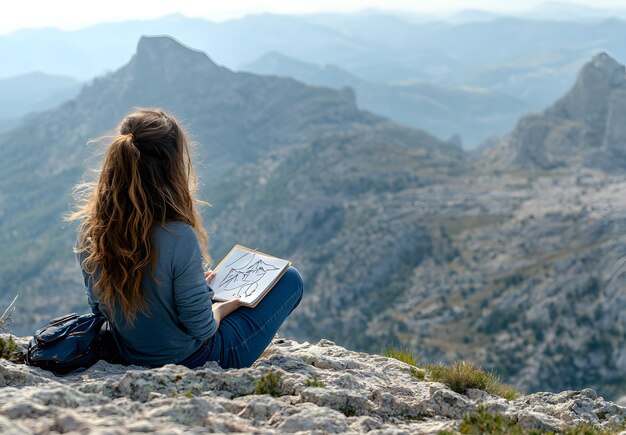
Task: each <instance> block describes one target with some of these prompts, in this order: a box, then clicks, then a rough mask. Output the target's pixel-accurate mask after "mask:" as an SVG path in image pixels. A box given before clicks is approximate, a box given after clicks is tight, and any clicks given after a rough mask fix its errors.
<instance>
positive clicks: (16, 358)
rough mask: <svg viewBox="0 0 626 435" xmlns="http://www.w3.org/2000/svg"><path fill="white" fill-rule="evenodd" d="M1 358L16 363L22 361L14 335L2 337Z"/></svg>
mask: <svg viewBox="0 0 626 435" xmlns="http://www.w3.org/2000/svg"><path fill="white" fill-rule="evenodd" d="M0 358H2V359H6V360H9V361H11V362H14V363H21V362H22V358H21V354H20V348H19V346H18V345H17V342H16V341H15V339H14V338H13V336H12V335H9V338H8V339H6V338H4V337H0Z"/></svg>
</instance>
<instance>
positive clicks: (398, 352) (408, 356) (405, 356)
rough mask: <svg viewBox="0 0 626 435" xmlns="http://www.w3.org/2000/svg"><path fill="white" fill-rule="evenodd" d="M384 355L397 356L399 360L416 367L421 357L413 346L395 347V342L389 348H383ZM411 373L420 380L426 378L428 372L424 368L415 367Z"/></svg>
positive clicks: (410, 370)
mask: <svg viewBox="0 0 626 435" xmlns="http://www.w3.org/2000/svg"><path fill="white" fill-rule="evenodd" d="M383 355H384V356H386V357H389V358H395V359H397V360H398V361H402V362H405V363H407V364H410V365H412V366H416V367H417V363H418V361H419V357H418V356H417V355H416V354H415V352H413V350H411V348H409V347H405V348H402V347H395V346H394V345H393V344H390V345H388V346H387V348H386V349H384V350H383ZM409 374H410V375H411V376H413V377H415V378H417V380H419V381H423V380H424V379H425V378H426V374H425V373H424V371H423V370H418V369H417V368H413V367H411V368H410V369H409Z"/></svg>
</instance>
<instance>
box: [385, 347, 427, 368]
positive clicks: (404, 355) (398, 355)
mask: <svg viewBox="0 0 626 435" xmlns="http://www.w3.org/2000/svg"><path fill="white" fill-rule="evenodd" d="M383 355H384V356H387V357H389V358H395V359H397V360H399V361H402V362H405V363H407V364H411V365H412V366H417V362H418V360H419V358H418V356H417V355H415V354H414V353H413V351H412V350H411V348H408V347H406V348H401V347H395V345H393V344H390V345H389V346H387V348H386V349H385V350H383Z"/></svg>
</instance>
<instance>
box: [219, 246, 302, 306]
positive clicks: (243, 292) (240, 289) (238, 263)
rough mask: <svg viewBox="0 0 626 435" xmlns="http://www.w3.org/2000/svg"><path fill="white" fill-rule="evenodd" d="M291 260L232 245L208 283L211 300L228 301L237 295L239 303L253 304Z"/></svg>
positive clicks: (267, 290) (281, 274)
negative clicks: (212, 292) (210, 290)
mask: <svg viewBox="0 0 626 435" xmlns="http://www.w3.org/2000/svg"><path fill="white" fill-rule="evenodd" d="M290 265H291V261H289V260H284V259H282V258H278V257H274V256H272V255H269V254H265V253H263V252H259V251H257V250H253V249H250V248H246V247H245V246H242V245H239V244H237V245H235V246H234V247H233V248H232V249H231V250H230V252H229V253H228V254H226V256H225V257H224V258H223V259H222V261H220V262H219V264H218V265H217V266H216V267H215V269H214V271H215V276H214V277H213V280H212V281H211V284H210V285H209V287H211V289H212V290H213V291H214V295H213V300H214V301H228V300H231V299H233V298H235V297H237V296H241V304H242V305H243V306H246V307H255V306H256V304H258V303H259V301H260V300H261V299H263V297H264V296H265V295H266V294H267V293H268V292H269V291H270V290H271V289H272V287H274V285H275V284H276V283H277V282H278V280H279V279H280V278H281V277H282V276H283V274H284V273H285V271H286V270H287V269H288V268H289V266H290Z"/></svg>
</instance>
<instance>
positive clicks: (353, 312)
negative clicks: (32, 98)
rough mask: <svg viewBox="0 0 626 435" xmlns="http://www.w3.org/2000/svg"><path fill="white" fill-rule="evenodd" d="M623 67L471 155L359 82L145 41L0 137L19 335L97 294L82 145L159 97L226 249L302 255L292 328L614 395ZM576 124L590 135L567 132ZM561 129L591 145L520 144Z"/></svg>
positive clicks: (213, 244)
mask: <svg viewBox="0 0 626 435" xmlns="http://www.w3.org/2000/svg"><path fill="white" fill-rule="evenodd" d="M622 69H623V67H622V66H620V65H619V64H618V63H617V62H616V61H615V60H614V59H612V58H611V57H610V56H608V55H607V54H599V55H596V56H595V57H593V58H592V60H591V61H590V62H588V63H587V64H586V65H585V66H584V67H583V69H582V72H581V73H580V74H579V75H578V79H577V81H576V83H575V84H574V85H573V87H572V88H571V90H570V91H569V92H568V93H567V94H566V95H565V96H563V97H562V98H561V99H559V100H558V101H557V102H556V103H555V104H554V106H551V107H550V108H548V109H547V110H546V111H545V112H544V113H542V114H538V115H532V116H531V119H532V120H533V122H536V123H540V124H541V125H544V126H545V128H544V130H545V131H550V137H551V138H553V139H555V140H554V141H553V140H549V141H543V142H542V141H531V140H529V141H526V142H524V143H521V142H520V143H518V142H516V141H515V140H514V138H516V137H523V136H524V135H525V133H523V131H522V130H523V129H524V128H525V127H524V126H525V125H526V124H527V123H528V122H527V121H524V119H523V120H521V121H520V123H519V124H518V125H517V126H516V127H515V128H514V129H513V130H512V132H511V133H510V134H509V135H505V138H504V139H502V142H501V143H498V144H497V146H495V148H492V149H488V150H486V151H485V152H484V154H483V155H481V156H478V157H477V158H471V157H470V156H469V155H468V154H467V153H466V152H464V151H463V150H462V149H461V148H460V147H459V146H458V144H457V143H455V142H454V141H442V140H440V139H438V138H436V137H434V136H432V135H430V134H428V133H426V132H424V131H422V130H418V129H413V128H409V127H405V126H401V125H398V124H395V123H393V122H391V121H389V120H388V119H386V118H383V117H381V116H378V115H375V114H373V113H370V112H367V111H364V110H361V109H359V108H358V107H357V105H356V98H355V93H354V91H352V90H351V89H350V88H341V89H339V90H337V89H329V88H324V87H320V86H311V85H307V84H304V83H301V82H298V81H296V80H294V79H290V78H285V77H276V76H259V75H255V74H251V73H246V72H235V71H232V70H230V69H228V68H226V67H223V66H220V65H218V64H216V63H215V62H213V61H212V59H211V58H209V57H208V56H207V55H206V54H205V53H203V52H200V51H196V50H193V49H190V48H188V47H185V46H184V45H182V44H180V43H178V42H177V41H176V40H174V39H172V38H168V37H142V38H141V39H140V41H139V43H138V45H137V51H136V53H135V54H134V55H133V56H132V57H131V59H130V61H129V62H128V63H127V64H125V65H124V66H123V67H121V68H120V69H119V70H117V71H114V72H111V73H109V74H106V75H104V76H100V77H98V78H96V79H94V80H92V81H91V82H89V83H87V84H85V85H84V87H83V88H82V90H81V91H80V93H79V95H78V96H77V97H76V98H74V99H72V100H70V101H68V102H66V103H64V104H63V105H61V106H59V107H57V108H55V109H52V110H48V111H45V112H40V113H35V114H32V115H29V116H27V117H26V118H24V120H23V122H22V124H21V125H20V126H19V127H17V128H15V129H13V130H11V131H9V132H6V133H4V134H2V135H0V171H2V174H3V177H2V179H0V260H1V261H0V282H1V283H2V285H3V291H2V292H1V293H0V299H3V301H4V302H8V300H9V299H10V298H11V297H12V296H13V295H14V294H15V293H16V292H19V293H20V295H21V303H20V304H19V305H18V311H17V312H16V316H15V324H14V325H13V329H14V331H15V332H16V333H17V334H18V335H19V334H27V333H32V330H33V329H34V328H35V327H37V326H40V325H41V323H43V322H44V321H47V320H48V319H50V318H52V317H55V316H57V315H59V314H63V313H65V312H67V311H71V310H74V311H82V310H86V309H87V306H86V299H85V294H84V291H83V289H82V286H83V284H82V279H81V275H80V270H79V268H78V265H77V264H76V262H75V259H74V258H73V254H72V253H71V247H72V244H73V241H74V235H75V233H74V231H75V228H74V227H73V226H71V225H66V224H64V223H63V221H62V216H63V214H64V213H65V212H67V211H68V210H69V207H70V204H71V198H70V192H71V188H72V186H73V185H74V183H75V182H77V181H79V180H80V179H81V178H83V177H85V176H86V175H85V172H86V165H85V160H86V159H88V158H90V156H91V155H92V154H93V153H94V151H95V150H94V149H93V148H92V147H89V146H86V145H85V143H87V141H88V139H90V138H92V137H94V136H97V135H100V134H102V133H105V132H106V131H107V130H106V129H107V128H112V127H113V126H115V124H116V123H117V122H118V121H119V120H120V119H121V117H122V116H123V115H125V114H126V113H127V112H128V111H130V110H131V109H132V107H134V106H137V105H143V106H160V107H163V108H164V109H166V110H168V111H171V112H172V113H173V114H174V115H175V116H177V117H178V118H180V119H181V120H182V121H183V122H184V124H185V125H186V126H187V127H188V129H189V131H190V133H191V135H192V137H193V138H194V141H195V142H196V145H197V146H196V147H195V150H196V161H197V165H198V169H199V175H200V177H201V181H202V184H201V191H200V194H201V197H202V198H203V199H205V200H207V201H208V202H210V203H211V205H212V207H210V208H207V209H205V210H204V212H203V215H204V220H205V225H206V227H207V230H208V232H209V236H210V250H211V253H212V255H213V257H214V258H222V257H223V256H224V255H225V254H226V253H227V252H228V251H229V250H230V248H231V247H232V246H233V244H235V243H240V244H243V245H254V246H258V247H259V249H260V250H262V251H265V252H272V253H273V254H274V255H276V256H278V257H281V258H288V259H290V260H291V261H292V262H293V263H294V265H296V266H297V267H298V269H299V270H300V271H301V273H302V275H303V277H304V281H305V287H306V289H305V292H306V297H305V298H304V299H303V301H302V302H301V304H300V306H299V307H298V309H297V310H296V311H294V313H293V314H292V316H290V318H289V319H288V320H287V321H286V323H285V324H284V325H283V329H282V332H283V333H284V334H286V335H289V336H292V337H294V338H298V339H306V340H309V341H311V340H315V339H319V338H321V337H328V338H330V339H332V340H334V341H336V342H338V343H340V344H342V345H346V346H350V347H352V348H355V349H357V350H363V351H374V352H379V351H380V350H381V347H382V346H384V345H386V344H387V343H389V342H396V343H402V344H404V345H407V346H412V347H413V348H414V349H415V350H416V351H418V352H419V353H420V354H421V356H422V358H423V359H424V360H426V361H437V360H448V361H450V360H453V359H459V358H461V357H462V358H469V359H473V360H475V361H477V362H478V363H479V364H481V365H483V366H484V367H486V368H490V369H495V370H497V371H498V372H499V373H500V374H501V375H502V376H503V377H504V378H505V380H507V381H508V382H512V383H515V384H517V385H524V386H525V387H526V389H527V390H529V391H536V390H538V389H543V390H546V389H548V390H561V389H565V388H578V387H585V386H592V387H594V388H597V389H598V390H599V391H600V392H601V393H602V394H605V395H608V396H615V397H616V396H617V395H621V394H622V393H623V385H624V383H625V382H626V377H625V376H624V375H623V373H626V370H625V369H626V354H624V350H623V349H622V344H623V335H624V329H623V327H622V324H623V322H621V317H622V314H621V313H622V311H623V307H624V306H625V304H626V292H624V290H623V289H624V288H626V287H624V285H623V284H624V282H623V280H624V274H623V273H622V272H623V271H622V269H623V266H622V264H623V260H622V258H624V252H623V251H624V248H623V246H625V245H624V243H623V241H624V240H623V238H622V237H623V236H622V235H623V234H624V229H625V228H626V219H625V217H626V213H625V211H626V202H624V201H622V200H621V199H620V198H622V197H626V196H624V195H620V193H621V192H622V191H623V190H625V189H626V178H625V177H624V175H623V172H620V171H619V168H620V163H619V161H616V159H614V158H604V159H603V158H599V157H598V156H600V155H603V153H604V154H606V151H607V150H610V149H614V148H619V146H618V145H617V144H619V131H620V130H619V128H618V126H619V122H618V121H619V119H620V118H619V117H620V116H621V115H620V113H621V112H620V111H619V110H617V109H615V110H613V107H617V108H619V107H618V101H614V99H615V98H617V96H619V94H620V92H621V91H620V89H621V84H619V80H618V76H619V74H618V73H615V71H621V70H622ZM611 71H613V72H611ZM615 74H617V75H615ZM614 75H615V77H616V78H615V83H613V82H610V84H607V83H606V82H605V80H606V77H614ZM622 78H623V77H622ZM598 91H602V92H605V93H604V94H602V93H601V94H599V97H598V98H597V99H593V98H592V96H593V95H594V93H596V92H598ZM603 95H604V96H609V97H610V98H609V99H608V103H607V102H606V101H605V103H606V104H605V105H604V106H603V105H602V104H601V103H602V101H603V98H602V96H603ZM589 98H592V99H591V100H590V99H589ZM605 100H606V99H605ZM596 103H597V104H598V105H597V106H596V105H594V104H596ZM602 107H604V108H605V109H602V110H598V108H602ZM531 124H532V123H531ZM572 124H576V125H575V126H573V127H572V129H573V130H572V131H578V132H580V135H581V137H583V138H587V139H584V140H591V142H584V141H583V140H578V139H577V138H576V136H573V138H572V137H570V136H569V133H568V132H569V131H570V130H568V129H567V128H565V127H568V126H571V125H572ZM613 125H614V126H615V127H612V126H613ZM601 126H605V127H601ZM542 131H543V130H542ZM607 132H609V133H607ZM560 133H563V136H564V137H561V136H560ZM527 137H529V139H533V138H535V136H534V135H532V134H528V135H527ZM607 138H609V139H607ZM557 139H558V140H557ZM600 140H601V141H602V144H600V143H599V142H598V141H600ZM567 141H571V142H569V143H572V144H577V145H579V146H578V148H575V147H574V148H571V149H568V153H569V154H568V155H567V156H566V157H564V158H561V159H560V160H558V161H556V160H554V159H553V160H547V162H548V163H549V164H547V165H537V162H542V161H541V160H537V159H536V158H534V157H533V158H532V159H530V160H528V159H526V157H524V156H528V155H532V156H534V154H532V153H530V152H529V151H528V150H533V149H535V147H539V149H545V150H547V151H546V153H547V155H549V156H552V155H555V156H556V155H557V154H558V153H557V152H556V151H554V152H553V151H552V148H551V147H552V146H554V145H553V144H555V143H561V144H566V143H568V142H567ZM525 147H529V148H528V149H526V148H525ZM551 153H552V154H551ZM562 154H563V155H565V153H562ZM499 156H514V157H511V158H509V157H507V158H504V157H499ZM594 156H596V157H597V158H596V157H594ZM526 161H528V162H531V163H532V165H526V164H518V163H517V162H526ZM555 162H557V163H558V164H554V163H555ZM581 162H582V164H581ZM97 163H98V161H97V157H94V158H91V159H90V160H89V166H97ZM263 247H265V248H263ZM3 301H0V303H2V302H3Z"/></svg>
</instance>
